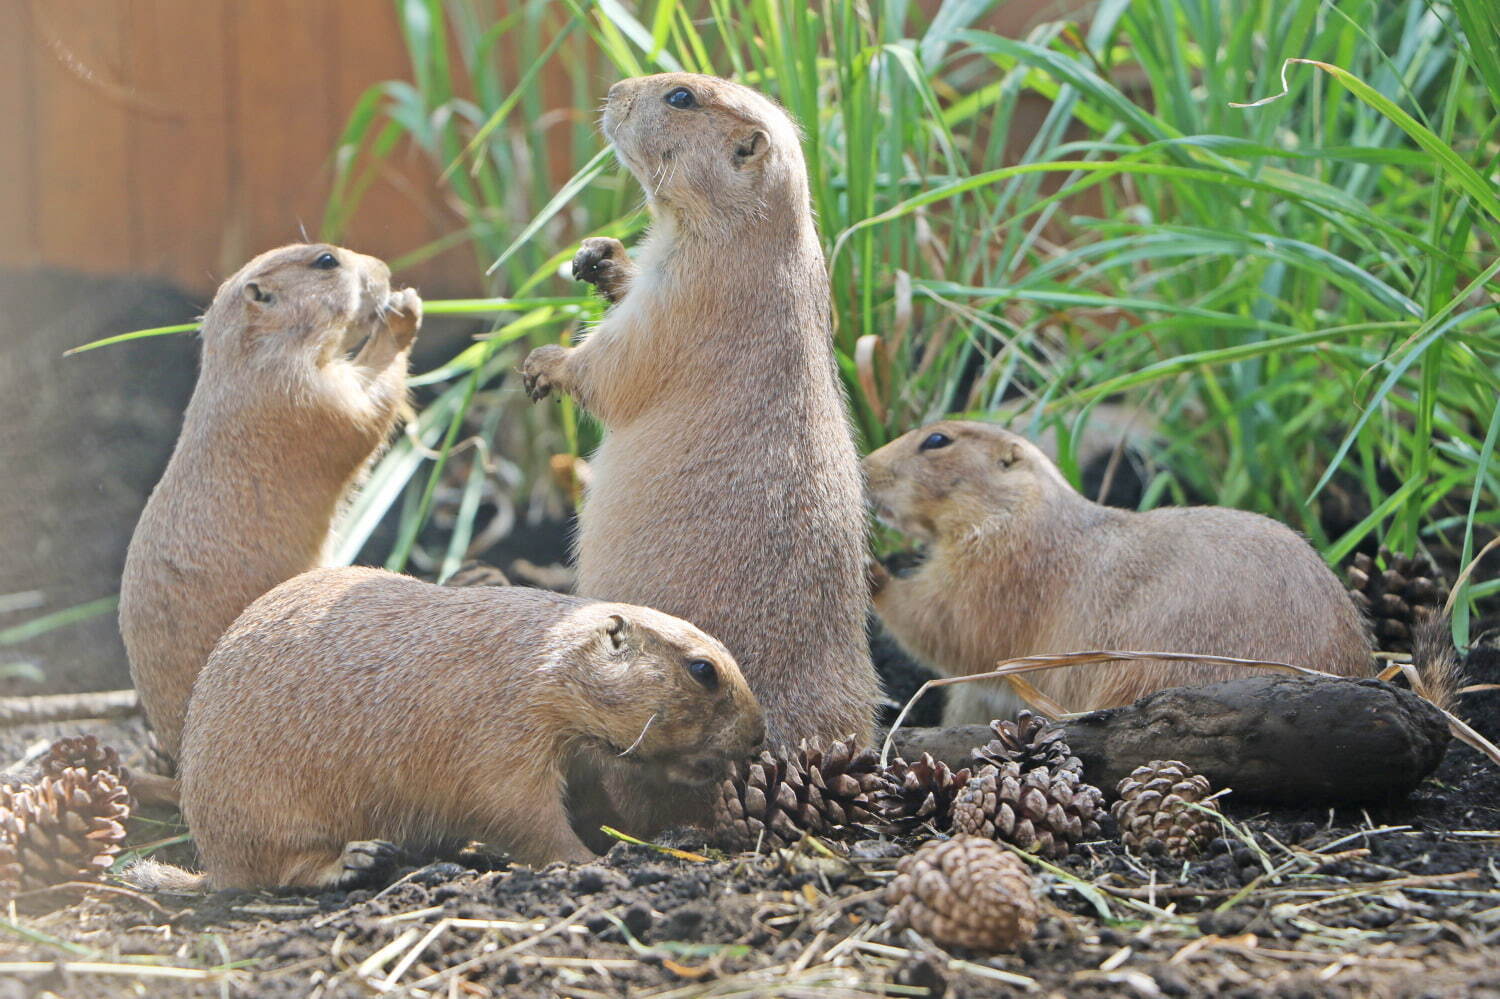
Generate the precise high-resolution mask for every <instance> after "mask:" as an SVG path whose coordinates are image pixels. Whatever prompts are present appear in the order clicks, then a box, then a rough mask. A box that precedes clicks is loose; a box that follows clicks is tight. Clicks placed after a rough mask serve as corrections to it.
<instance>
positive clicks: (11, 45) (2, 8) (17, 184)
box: [0, 0, 37, 266]
mask: <svg viewBox="0 0 1500 999" xmlns="http://www.w3.org/2000/svg"><path fill="white" fill-rule="evenodd" d="M0 23H4V24H7V25H9V26H10V27H9V30H6V31H0V264H3V265H6V266H24V265H26V264H30V263H34V262H35V260H36V252H37V245H36V226H35V222H36V213H35V212H34V211H33V210H32V206H33V205H35V204H36V170H35V168H34V167H35V165H34V163H33V161H32V152H33V151H34V149H35V147H36V143H35V141H34V140H33V138H32V128H33V125H34V119H33V111H34V107H33V103H32V102H33V96H32V95H33V94H34V93H35V85H34V79H33V77H32V67H33V62H34V60H33V59H32V50H33V48H34V46H33V44H32V39H33V37H34V36H33V34H32V32H31V28H30V24H31V19H30V18H29V17H28V16H27V12H26V3H25V0H0Z"/></svg>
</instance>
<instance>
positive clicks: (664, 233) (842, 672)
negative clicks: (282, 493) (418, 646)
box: [523, 73, 879, 745]
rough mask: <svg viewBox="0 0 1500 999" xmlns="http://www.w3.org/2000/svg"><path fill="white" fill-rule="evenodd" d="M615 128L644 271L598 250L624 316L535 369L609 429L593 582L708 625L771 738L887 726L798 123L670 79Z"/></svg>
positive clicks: (859, 736)
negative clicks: (640, 212)
mask: <svg viewBox="0 0 1500 999" xmlns="http://www.w3.org/2000/svg"><path fill="white" fill-rule="evenodd" d="M604 134H605V136H606V137H607V138H608V139H610V141H612V142H613V143H614V145H615V149H616V150H617V151H618V153H619V157H620V160H621V161H622V162H623V163H624V164H625V165H626V166H627V167H628V168H629V169H630V171H631V172H632V173H633V174H634V175H635V177H636V179H637V180H639V181H640V183H641V186H642V187H643V188H644V189H645V191H646V195H647V198H648V199H649V201H650V204H651V206H652V208H653V210H654V219H653V223H652V228H651V232H650V234H649V236H648V237H647V238H646V240H645V241H644V243H643V244H642V245H641V247H640V248H639V252H638V254H637V258H638V261H639V263H638V264H634V265H633V264H631V263H630V261H629V260H628V259H627V258H626V256H625V249H624V247H623V246H621V245H620V243H619V242H618V241H616V240H612V239H591V240H588V241H586V242H585V243H584V246H583V249H582V250H581V251H580V253H579V255H578V256H577V258H575V260H574V263H573V268H574V274H575V275H576V276H578V277H580V278H582V279H584V280H588V281H591V282H593V283H595V284H597V285H598V286H599V287H600V289H601V291H603V293H604V294H605V296H606V297H607V298H608V299H610V300H611V301H612V302H613V307H612V308H611V309H610V310H609V312H608V313H607V314H606V315H605V317H604V319H603V321H601V322H600V323H599V325H598V326H597V327H595V328H594V329H593V330H592V331H591V332H590V334H589V336H588V338H587V339H586V340H584V342H583V343H582V344H580V345H579V346H577V347H574V348H571V349H564V348H562V347H558V346H545V347H539V348H537V349H536V350H534V351H532V353H531V355H530V356H529V357H527V359H526V362H525V365H524V367H523V375H524V376H525V379H526V383H527V387H528V389H529V390H530V391H531V393H532V396H533V398H537V399H540V398H541V397H543V396H544V395H546V394H547V393H548V392H549V391H551V390H557V391H559V392H566V393H568V394H570V395H572V396H573V397H575V398H576V399H577V400H578V401H579V402H580V403H581V404H582V405H583V406H585V407H586V408H588V409H589V410H590V411H591V412H592V413H593V414H594V415H595V416H596V417H598V418H599V419H600V420H601V421H602V422H603V423H604V426H605V430H606V434H605V438H604V442H603V444H602V445H601V446H600V448H599V450H598V452H597V453H596V454H595V456H594V458H593V461H592V462H591V464H590V468H591V470H592V473H593V474H592V483H591V484H590V485H589V487H588V490H587V493H586V495H585V501H584V504H583V508H582V512H581V514H580V517H579V535H578V542H577V553H578V592H579V593H582V594H584V595H586V596H591V597H596V598H600V599H607V600H627V601H630V602H632V603H640V604H646V605H648V606H651V607H656V608H659V609H661V610H663V611H666V612H668V613H671V614H676V615H678V616H680V617H684V618H686V619H687V620H690V621H692V622H693V623H694V624H696V625H698V626H699V627H700V628H703V629H705V630H706V631H708V632H709V633H711V634H713V635H714V636H716V637H717V638H719V639H720V640H721V641H723V642H724V644H725V645H726V646H728V647H729V649H730V651H731V652H733V653H734V655H735V658H736V659H737V660H738V661H739V664H740V668H741V669H743V670H744V671H745V677H746V679H748V680H749V682H750V686H751V688H752V689H753V690H754V691H755V693H756V696H757V697H758V698H759V699H760V703H761V706H762V707H763V708H764V709H765V713H766V726H767V731H768V739H769V742H770V743H772V744H773V745H795V744H797V743H798V742H799V741H800V740H802V739H820V740H822V741H823V742H825V743H827V742H830V741H832V740H835V739H839V738H847V737H848V736H850V735H851V734H852V735H853V736H854V737H855V739H856V741H858V742H861V743H863V742H867V741H868V740H869V738H870V736H871V731H872V725H873V721H874V712H875V705H876V701H877V699H878V696H879V682H878V680H877V678H876V675H875V671H874V668H873V666H872V665H871V663H870V656H869V649H868V646H867V643H866V639H865V630H864V619H865V618H864V615H865V608H866V606H867V602H868V594H867V590H866V588H865V577H864V568H863V564H864V558H865V551H866V545H865V531H864V517H863V501H862V496H861V487H860V479H859V459H858V455H857V452H856V450H855V447H854V443H853V438H852V436H851V432H850V428H849V421H848V416H847V413H846V407H845V400H844V397H843V393H842V389H841V387H840V384H839V381H838V378H837V373H836V366H835V362H834V356H833V343H832V336H831V332H830V325H829V308H830V306H829V288H828V276H827V272H826V268H825V266H824V262H823V253H822V248H821V247H820V245H819V243H818V235H817V231H816V229H815V228H814V225H813V217H812V210H811V201H810V197H809V194H808V185H807V170H806V167H805V166H804V164H803V159H802V148H801V145H800V142H799V138H798V134H797V129H796V126H795V125H794V124H793V123H792V121H791V119H790V118H789V117H787V115H786V113H785V112H784V111H782V110H781V109H780V108H778V107H777V106H776V105H774V104H772V103H771V102H770V101H769V100H767V99H766V98H764V97H762V96H761V95H760V94H757V93H756V92H754V91H753V90H749V89H747V88H745V87H742V86H739V85H738V84H734V83H730V82H728V81H726V80H721V79H717V78H714V77H706V76H696V75H692V74H685V73H671V74H665V75H660V76H647V77H641V78H639V79H632V80H625V81H622V82H620V83H617V84H615V85H614V86H613V87H611V88H610V91H609V98H608V101H607V103H606V104H605V109H604Z"/></svg>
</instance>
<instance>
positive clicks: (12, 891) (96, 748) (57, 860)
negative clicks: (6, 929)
mask: <svg viewBox="0 0 1500 999" xmlns="http://www.w3.org/2000/svg"><path fill="white" fill-rule="evenodd" d="M129 779H130V778H129V774H128V773H127V772H126V770H125V768H124V767H122V766H120V757H119V754H118V753H116V752H115V751H114V750H113V749H111V748H109V747H108V746H101V745H100V744H99V741H98V740H97V739H95V738H94V737H93V736H91V735H88V736H82V737H79V738H74V739H59V740H58V741H57V742H54V743H53V744H52V747H51V749H49V750H48V751H47V753H46V754H45V755H44V756H43V757H42V758H41V761H40V772H39V775H38V776H37V778H36V779H35V780H34V781H31V782H26V783H22V784H17V785H14V786H0V898H9V897H12V896H15V895H17V894H20V893H22V892H28V891H35V890H38V889H42V888H47V887H50V886H52V885H57V884H61V883H63V882H66V881H92V880H96V879H97V878H98V877H99V876H100V875H102V874H103V873H104V872H105V871H108V870H109V868H110V865H111V864H113V863H114V858H115V855H116V854H118V853H119V851H120V844H121V843H123V842H124V840H125V822H126V820H127V819H128V818H129V817H130V808H131V800H130V791H129V788H128V786H127V783H128V781H129Z"/></svg>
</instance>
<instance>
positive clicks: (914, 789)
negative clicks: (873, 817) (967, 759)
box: [875, 753, 970, 836]
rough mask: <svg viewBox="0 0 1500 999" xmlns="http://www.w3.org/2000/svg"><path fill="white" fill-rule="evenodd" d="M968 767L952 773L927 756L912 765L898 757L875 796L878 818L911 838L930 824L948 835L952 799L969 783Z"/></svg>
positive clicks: (898, 832)
mask: <svg viewBox="0 0 1500 999" xmlns="http://www.w3.org/2000/svg"><path fill="white" fill-rule="evenodd" d="M969 776H970V771H969V768H968V767H964V768H963V769H962V770H952V769H950V768H949V767H948V764H946V763H943V762H942V761H941V760H934V759H933V758H932V756H931V755H930V754H928V753H923V754H922V758H921V759H920V760H918V761H917V762H915V763H907V762H906V761H905V760H903V759H900V758H899V757H898V758H897V759H895V760H893V761H891V765H890V766H889V767H887V768H886V771H885V785H884V786H883V787H882V788H881V789H880V792H879V793H878V794H877V795H876V796H875V804H876V807H877V808H878V809H879V811H880V817H881V818H882V819H884V820H885V821H886V823H887V824H889V825H890V827H891V830H892V831H893V832H895V833H896V834H897V835H902V836H905V835H910V834H911V833H914V832H916V831H917V829H918V828H920V827H921V826H922V825H924V824H928V823H930V824H931V825H932V827H933V828H934V829H935V830H937V831H938V832H947V831H948V827H949V825H950V824H951V822H952V816H951V814H950V810H951V809H952V808H953V799H954V798H956V797H958V793H959V792H960V791H962V790H963V789H964V785H966V784H968V783H969Z"/></svg>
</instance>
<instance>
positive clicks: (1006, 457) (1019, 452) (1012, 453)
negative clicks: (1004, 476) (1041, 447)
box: [996, 441, 1026, 468]
mask: <svg viewBox="0 0 1500 999" xmlns="http://www.w3.org/2000/svg"><path fill="white" fill-rule="evenodd" d="M1024 457H1026V449H1025V448H1024V447H1022V446H1021V443H1020V442H1019V441H1001V442H1000V448H999V452H998V453H997V454H996V458H997V459H998V460H999V462H1000V467H1001V468H1014V467H1015V466H1016V465H1018V464H1020V461H1021V459H1022V458H1024Z"/></svg>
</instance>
